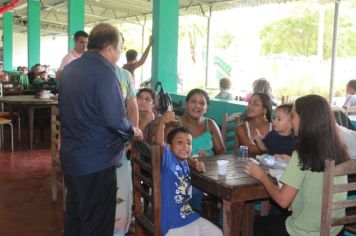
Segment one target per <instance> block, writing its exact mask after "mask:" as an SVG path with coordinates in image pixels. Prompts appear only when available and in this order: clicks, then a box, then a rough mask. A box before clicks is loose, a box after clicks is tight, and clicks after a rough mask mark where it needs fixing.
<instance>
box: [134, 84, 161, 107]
mask: <svg viewBox="0 0 356 236" xmlns="http://www.w3.org/2000/svg"><path fill="white" fill-rule="evenodd" d="M143 92H146V93H149V94H150V96H151V98H152V100H153V105H154V106H155V107H157V93H156V91H154V90H153V89H151V88H142V89H140V90H138V92H137V94H136V97H137V98H138V97H139V96H140V95H141V93H143Z"/></svg>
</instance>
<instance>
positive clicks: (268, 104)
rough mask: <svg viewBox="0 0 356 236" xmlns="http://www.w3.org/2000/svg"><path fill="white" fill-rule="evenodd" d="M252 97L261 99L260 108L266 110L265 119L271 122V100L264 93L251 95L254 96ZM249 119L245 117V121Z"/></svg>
mask: <svg viewBox="0 0 356 236" xmlns="http://www.w3.org/2000/svg"><path fill="white" fill-rule="evenodd" d="M254 95H257V96H258V97H259V98H260V99H261V101H262V107H263V108H266V110H267V113H266V114H265V115H266V119H267V120H268V122H271V121H272V100H271V98H270V97H269V96H268V95H267V94H265V93H253V94H252V96H254ZM252 96H251V97H252ZM246 110H247V109H246ZM249 119H250V118H249V117H246V120H249Z"/></svg>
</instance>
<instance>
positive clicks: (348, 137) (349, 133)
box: [337, 125, 356, 159]
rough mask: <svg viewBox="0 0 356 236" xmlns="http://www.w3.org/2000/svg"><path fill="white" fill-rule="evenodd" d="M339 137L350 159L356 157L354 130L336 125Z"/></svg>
mask: <svg viewBox="0 0 356 236" xmlns="http://www.w3.org/2000/svg"><path fill="white" fill-rule="evenodd" d="M337 128H338V131H339V135H340V139H341V141H342V142H343V143H344V144H345V145H346V147H347V153H348V154H349V156H350V158H351V159H356V131H353V130H350V129H347V128H345V127H343V126H340V125H338V126H337Z"/></svg>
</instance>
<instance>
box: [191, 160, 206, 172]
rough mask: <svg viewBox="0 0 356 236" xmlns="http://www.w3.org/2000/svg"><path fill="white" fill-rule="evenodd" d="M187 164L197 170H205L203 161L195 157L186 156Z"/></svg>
mask: <svg viewBox="0 0 356 236" xmlns="http://www.w3.org/2000/svg"><path fill="white" fill-rule="evenodd" d="M188 164H189V166H190V167H193V168H194V169H196V170H198V171H199V172H205V166H204V163H203V162H201V161H199V160H198V159H197V158H188Z"/></svg>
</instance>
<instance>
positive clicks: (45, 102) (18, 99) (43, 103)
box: [0, 95, 58, 150]
mask: <svg viewBox="0 0 356 236" xmlns="http://www.w3.org/2000/svg"><path fill="white" fill-rule="evenodd" d="M0 102H1V103H2V104H8V105H9V109H10V112H11V110H12V107H14V106H17V107H19V106H20V107H24V108H26V109H27V110H28V117H29V121H28V126H29V133H30V149H31V150H32V148H33V121H34V111H35V109H43V108H51V107H52V106H56V105H57V104H58V101H57V100H53V99H43V98H37V97H35V96H34V95H20V96H4V97H0Z"/></svg>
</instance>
